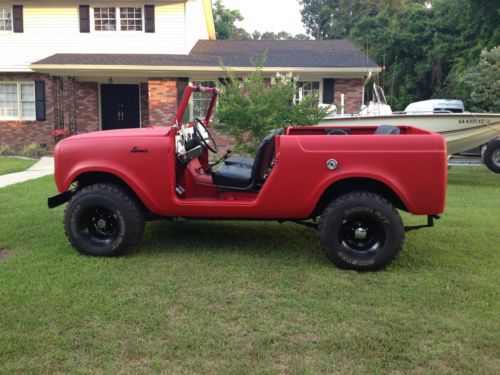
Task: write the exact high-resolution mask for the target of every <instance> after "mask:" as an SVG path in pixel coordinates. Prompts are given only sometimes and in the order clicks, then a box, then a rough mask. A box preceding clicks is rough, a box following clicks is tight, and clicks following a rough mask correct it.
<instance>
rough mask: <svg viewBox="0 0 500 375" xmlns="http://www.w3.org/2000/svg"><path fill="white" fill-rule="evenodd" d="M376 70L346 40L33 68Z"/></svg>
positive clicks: (63, 57)
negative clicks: (260, 64) (257, 66)
mask: <svg viewBox="0 0 500 375" xmlns="http://www.w3.org/2000/svg"><path fill="white" fill-rule="evenodd" d="M264 54H265V55H266V62H265V66H266V67H285V68H288V67H310V68H335V67H342V68H344V67H345V68H349V67H353V68H377V67H378V65H377V64H375V63H374V62H373V61H372V60H370V59H369V58H367V57H366V56H364V55H363V53H362V52H361V51H360V50H359V49H358V48H356V47H355V46H354V45H353V44H352V43H351V42H350V41H348V40H200V41H198V42H197V43H196V45H195V46H194V47H193V49H192V50H191V52H190V53H189V54H188V55H169V54H55V55H52V56H50V57H47V58H45V59H42V60H40V61H37V62H35V63H33V65H35V66H36V65H123V66H165V67H168V66H186V67H187V66H219V65H220V63H221V61H223V63H224V65H225V66H228V67H252V66H254V64H255V61H256V60H258V59H259V58H261V57H262V56H264Z"/></svg>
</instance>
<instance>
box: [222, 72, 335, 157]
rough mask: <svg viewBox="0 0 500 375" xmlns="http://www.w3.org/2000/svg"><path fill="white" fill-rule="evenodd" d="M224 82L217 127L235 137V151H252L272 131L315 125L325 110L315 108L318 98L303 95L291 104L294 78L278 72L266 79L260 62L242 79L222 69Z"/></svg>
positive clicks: (248, 152) (293, 92)
mask: <svg viewBox="0 0 500 375" xmlns="http://www.w3.org/2000/svg"><path fill="white" fill-rule="evenodd" d="M225 72H226V82H227V84H226V85H225V86H224V87H223V88H222V90H221V95H220V100H219V105H218V108H217V115H216V116H215V117H214V119H215V122H216V123H217V127H218V128H219V129H221V131H222V132H224V133H225V134H228V135H231V136H233V137H234V138H235V139H236V147H235V151H237V152H239V153H243V154H254V153H255V151H256V150H257V148H258V145H259V143H260V141H261V140H262V139H263V138H264V137H265V136H266V135H267V134H268V133H269V132H270V131H272V130H275V129H279V128H284V127H286V126H296V125H316V124H317V123H318V122H319V121H320V120H321V119H322V118H324V117H325V116H326V115H327V113H328V111H327V110H326V109H323V108H318V98H317V97H314V96H312V95H309V96H306V97H305V98H304V99H303V100H302V101H301V102H300V103H298V104H295V105H294V104H293V99H294V95H295V81H296V77H293V76H292V75H286V76H283V75H280V74H277V75H276V77H275V78H273V79H272V80H271V82H269V80H266V79H265V78H264V77H263V75H262V64H259V65H257V66H256V68H255V71H254V72H253V73H251V74H249V75H248V76H246V77H245V78H244V79H242V80H241V79H238V78H237V77H236V75H235V74H234V72H233V71H231V70H230V69H225Z"/></svg>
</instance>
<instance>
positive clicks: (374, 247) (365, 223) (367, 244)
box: [337, 213, 385, 259]
mask: <svg viewBox="0 0 500 375" xmlns="http://www.w3.org/2000/svg"><path fill="white" fill-rule="evenodd" d="M337 238H338V241H339V245H340V247H341V248H342V250H343V251H344V252H346V253H349V254H350V255H351V256H354V257H356V258H361V259H365V258H372V257H374V256H376V255H377V254H379V253H380V252H381V251H382V248H383V246H384V242H385V230H384V227H383V225H382V223H381V222H380V219H379V218H377V217H376V216H374V215H372V214H369V213H355V214H351V215H348V216H346V217H345V218H344V220H343V221H342V225H341V226H340V228H339V231H338V235H337Z"/></svg>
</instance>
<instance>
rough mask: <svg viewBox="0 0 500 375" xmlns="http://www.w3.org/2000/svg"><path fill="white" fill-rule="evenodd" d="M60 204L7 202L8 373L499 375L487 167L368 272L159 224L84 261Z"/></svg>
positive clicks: (468, 171)
mask: <svg viewBox="0 0 500 375" xmlns="http://www.w3.org/2000/svg"><path fill="white" fill-rule="evenodd" d="M53 193H55V188H54V185H53V181H52V178H51V177H46V178H43V179H40V180H38V181H32V182H28V183H24V184H19V185H14V186H11V187H8V188H4V189H0V223H1V224H0V250H1V253H0V258H3V259H2V260H0V373H12V372H15V373H68V372H71V373H95V372H97V373H137V372H141V373H143V372H151V373H160V372H164V373H203V374H204V373H232V374H239V373H254V372H256V373H298V374H302V373H310V374H316V373H320V372H321V373H328V374H330V373H369V374H372V373H375V374H376V373H379V374H385V373H388V372H389V373H398V374H404V373H408V372H411V373H419V374H428V373H457V372H458V373H483V374H487V373H490V374H494V373H498V372H499V369H500V357H499V355H498V354H499V353H500V336H499V333H500V320H499V316H500V305H499V303H500V302H499V301H500V295H499V285H500V272H499V271H500V254H499V251H500V247H499V234H500V233H499V232H500V214H499V213H500V199H499V198H500V175H495V174H493V173H491V172H489V171H487V170H486V169H485V168H483V167H481V168H463V167H462V168H460V167H454V168H453V169H451V170H450V178H449V192H448V202H447V211H446V213H445V215H444V217H443V219H442V220H440V221H438V222H437V225H436V227H435V228H433V229H427V230H422V231H417V232H410V233H408V234H407V238H406V244H405V247H404V249H403V251H402V253H401V255H400V257H399V258H398V259H397V260H396V261H395V262H394V263H393V264H392V265H391V266H390V267H389V268H388V269H387V270H385V271H381V272H378V273H364V274H360V273H357V272H353V271H341V270H339V269H336V268H335V267H334V266H332V265H331V264H330V263H329V262H328V260H327V259H326V257H325V256H324V255H323V253H322V251H321V249H320V248H319V245H318V239H317V234H316V233H315V232H314V231H313V230H311V229H308V228H304V227H301V226H298V225H295V224H283V225H280V224H277V223H276V224H274V223H267V222H262V223H260V222H251V223H247V222H244V223H242V222H198V221H194V222H186V223H182V224H180V223H179V224H174V223H169V222H166V221H163V222H162V221H158V222H151V223H148V224H147V228H146V233H145V236H144V238H143V240H142V242H141V248H140V249H138V250H136V251H134V252H133V253H131V254H130V255H128V256H126V257H122V258H114V259H102V258H90V257H84V256H81V255H78V254H77V252H76V251H74V250H73V249H72V248H71V247H70V246H69V245H68V242H67V241H66V238H65V237H64V233H63V227H62V216H63V210H64V208H63V207H60V208H58V209H55V210H48V209H47V208H46V198H47V196H49V195H51V194H53ZM404 219H405V221H406V222H407V223H413V224H416V223H421V222H423V221H424V218H411V217H408V216H407V215H405V217H404Z"/></svg>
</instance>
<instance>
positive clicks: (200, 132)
mask: <svg viewBox="0 0 500 375" xmlns="http://www.w3.org/2000/svg"><path fill="white" fill-rule="evenodd" d="M193 130H194V134H196V136H197V137H198V138H199V139H200V142H201V143H202V145H203V146H205V147H206V148H208V149H209V150H210V151H212V152H213V153H214V154H216V153H217V152H218V151H219V148H218V147H217V143H216V142H215V139H214V137H212V134H210V133H209V131H208V130H207V128H206V127H205V125H204V124H203V121H201V120H200V119H199V118H198V117H195V118H194V126H193ZM206 138H208V139H206ZM210 144H212V146H210Z"/></svg>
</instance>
